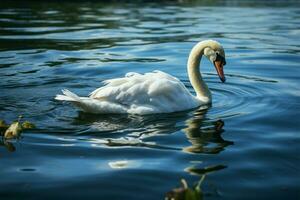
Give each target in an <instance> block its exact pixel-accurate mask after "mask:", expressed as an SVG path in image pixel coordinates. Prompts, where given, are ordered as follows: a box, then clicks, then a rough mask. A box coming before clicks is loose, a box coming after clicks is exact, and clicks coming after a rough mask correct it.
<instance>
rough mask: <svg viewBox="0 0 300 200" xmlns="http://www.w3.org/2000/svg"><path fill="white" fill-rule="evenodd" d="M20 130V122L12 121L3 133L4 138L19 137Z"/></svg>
mask: <svg viewBox="0 0 300 200" xmlns="http://www.w3.org/2000/svg"><path fill="white" fill-rule="evenodd" d="M21 132H22V126H21V123H20V122H14V123H12V124H11V125H10V126H9V127H8V129H7V130H6V131H5V133H4V138H5V139H14V138H19V137H20V135H21Z"/></svg>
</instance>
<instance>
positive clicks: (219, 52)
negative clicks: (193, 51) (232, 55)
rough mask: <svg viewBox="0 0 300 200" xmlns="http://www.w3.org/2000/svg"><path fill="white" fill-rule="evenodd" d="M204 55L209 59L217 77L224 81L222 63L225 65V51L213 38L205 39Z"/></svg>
mask: <svg viewBox="0 0 300 200" xmlns="http://www.w3.org/2000/svg"><path fill="white" fill-rule="evenodd" d="M204 55H205V56H206V57H207V59H208V60H210V61H211V62H212V63H213V64H214V66H215V68H216V70H217V73H218V75H219V78H220V79H221V81H222V82H223V83H224V82H225V80H226V78H225V75H224V70H223V68H224V65H226V60H225V51H224V49H223V47H222V45H221V44H220V43H218V42H217V41H214V40H207V47H206V48H205V49H204Z"/></svg>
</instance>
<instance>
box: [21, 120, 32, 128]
mask: <svg viewBox="0 0 300 200" xmlns="http://www.w3.org/2000/svg"><path fill="white" fill-rule="evenodd" d="M34 128H35V125H34V124H33V123H31V122H29V121H25V122H23V123H22V129H34Z"/></svg>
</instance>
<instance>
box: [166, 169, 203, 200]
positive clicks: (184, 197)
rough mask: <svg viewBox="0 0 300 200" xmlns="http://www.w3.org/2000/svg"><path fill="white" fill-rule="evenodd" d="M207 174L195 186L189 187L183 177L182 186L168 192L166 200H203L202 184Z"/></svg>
mask: <svg viewBox="0 0 300 200" xmlns="http://www.w3.org/2000/svg"><path fill="white" fill-rule="evenodd" d="M204 178H205V175H203V176H202V177H201V179H200V180H199V181H198V183H197V184H196V185H195V186H194V187H189V186H188V183H187V182H186V180H185V179H181V184H182V187H180V188H175V189H173V190H171V191H170V192H168V193H167V194H166V197H165V200H203V198H204V195H203V191H202V189H201V184H202V182H203V181H204Z"/></svg>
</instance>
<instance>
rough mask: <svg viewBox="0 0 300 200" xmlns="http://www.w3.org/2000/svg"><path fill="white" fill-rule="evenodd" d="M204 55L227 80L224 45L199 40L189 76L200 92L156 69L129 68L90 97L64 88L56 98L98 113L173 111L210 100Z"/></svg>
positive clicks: (193, 52) (194, 48)
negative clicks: (203, 73)
mask: <svg viewBox="0 0 300 200" xmlns="http://www.w3.org/2000/svg"><path fill="white" fill-rule="evenodd" d="M202 55H205V56H206V57H207V58H208V59H209V60H210V61H211V62H212V63H213V64H214V66H215V68H216V70H217V72H218V75H219V77H220V79H221V81H222V82H225V76H224V73H223V65H225V64H226V63H225V52H224V49H223V47H222V46H221V45H220V44H219V43H218V42H216V41H214V40H205V41H202V42H199V43H198V44H196V45H195V46H194V47H193V49H192V51H191V53H190V55H189V59H188V63H187V71H188V76H189V79H190V82H191V84H192V86H193V88H194V90H195V92H196V94H197V96H193V95H192V94H191V93H190V92H189V91H188V89H187V88H186V87H185V86H184V84H183V83H182V82H180V80H179V79H177V78H176V77H174V76H171V75H169V74H167V73H164V72H161V71H153V72H150V73H145V74H138V73H134V72H130V73H127V74H126V75H125V77H122V78H115V79H109V80H106V81H104V84H105V86H103V87H100V88H98V89H96V90H95V91H93V92H92V93H91V94H90V96H89V97H79V96H77V95H76V94H74V93H72V92H70V91H69V90H63V91H62V92H63V94H64V95H57V96H56V97H55V99H56V100H61V101H70V102H72V103H73V104H74V105H75V106H76V107H78V108H79V109H81V110H82V111H84V112H89V113H97V114H101V113H131V114H140V115H144V114H151V113H170V112H176V111H182V110H188V109H192V108H196V107H198V106H200V105H203V104H210V103H211V93H210V91H209V89H208V87H207V85H206V84H205V82H204V81H203V80H202V77H201V74H200V71H199V64H200V60H201V57H202Z"/></svg>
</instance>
